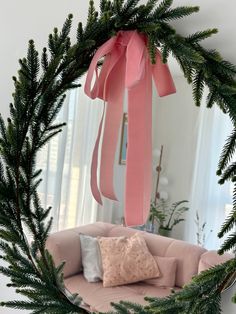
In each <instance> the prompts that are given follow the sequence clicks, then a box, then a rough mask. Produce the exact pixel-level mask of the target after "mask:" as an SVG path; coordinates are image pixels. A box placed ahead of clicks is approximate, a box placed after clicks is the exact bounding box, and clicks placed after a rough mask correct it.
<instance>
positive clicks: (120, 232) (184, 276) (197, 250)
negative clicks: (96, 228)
mask: <svg viewBox="0 0 236 314" xmlns="http://www.w3.org/2000/svg"><path fill="white" fill-rule="evenodd" d="M136 232H139V233H141V234H142V236H143V237H144V239H145V240H146V243H147V247H148V249H149V251H150V252H151V254H152V255H155V256H163V257H175V258H176V259H177V271H176V282H175V285H176V286H178V287H183V286H184V285H185V284H187V283H189V282H190V281H191V279H192V277H193V276H194V275H196V274H197V273H198V263H199V260H200V257H201V255H202V254H203V253H205V252H206V250H205V249H204V248H202V247H200V246H197V245H193V244H190V243H187V242H184V241H181V240H175V239H171V238H167V237H162V236H159V235H156V234H151V233H147V232H144V231H139V230H135V229H132V228H127V227H121V226H116V227H113V228H111V229H110V231H109V233H108V236H110V237H118V236H130V235H132V234H134V233H136Z"/></svg>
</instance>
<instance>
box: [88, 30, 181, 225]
mask: <svg viewBox="0 0 236 314" xmlns="http://www.w3.org/2000/svg"><path fill="white" fill-rule="evenodd" d="M103 57H105V59H104V63H103V66H102V69H101V71H100V74H98V70H97V64H98V61H99V60H100V59H101V58H103ZM94 72H95V73H96V80H95V83H94V86H93V88H92V87H91V84H92V79H93V75H94ZM152 77H153V78H154V81H155V85H156V88H157V90H158V93H159V95H160V96H165V95H168V94H171V93H174V92H175V91H176V89H175V86H174V83H173V80H172V77H171V74H170V71H169V68H168V66H167V65H166V64H163V63H162V61H161V55H160V52H159V51H158V50H157V52H156V64H155V65H152V64H151V62H150V58H149V53H148V50H147V40H146V37H145V36H144V35H141V34H139V33H138V32H137V31H120V32H118V34H117V35H116V36H115V37H112V38H111V39H110V40H108V41H107V42H106V43H105V44H103V45H102V46H101V47H100V48H99V49H98V50H97V52H96V54H95V56H94V57H93V60H92V62H91V64H90V67H89V70H88V74H87V79H86V83H85V93H86V94H87V95H88V96H89V97H91V98H92V99H95V98H97V97H98V98H100V99H103V100H104V101H106V102H107V108H106V112H105V108H104V111H103V116H102V120H101V122H100V126H99V131H98V136H97V140H96V144H95V147H94V151H93V158H92V166H91V190H92V194H93V196H94V198H95V199H96V200H97V202H98V203H100V204H102V198H101V194H102V195H103V196H105V197H107V198H109V199H112V200H117V199H116V196H115V192H114V186H113V176H114V159H115V153H116V147H117V142H118V138H119V130H120V126H121V121H122V116H123V99H124V91H125V88H127V89H128V146H127V157H126V184H125V222H126V225H128V226H132V225H133V226H134V225H142V224H144V223H145V222H146V220H147V218H148V214H149V209H150V199H151V187H152V184H151V182H152ZM104 113H105V123H104V132H103V133H104V135H103V141H102V148H101V162H100V184H99V186H100V190H99V187H98V183H97V168H98V149H99V142H100V137H101V133H102V126H103V120H104Z"/></svg>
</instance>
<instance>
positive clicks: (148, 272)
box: [98, 233, 160, 287]
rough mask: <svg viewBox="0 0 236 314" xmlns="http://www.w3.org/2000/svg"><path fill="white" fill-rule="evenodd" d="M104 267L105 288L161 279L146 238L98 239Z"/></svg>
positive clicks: (138, 236)
mask: <svg viewBox="0 0 236 314" xmlns="http://www.w3.org/2000/svg"><path fill="white" fill-rule="evenodd" d="M98 243H99V246H100V251H101V256H102V266H103V286H104V287H113V286H119V285H124V284H128V283H133V282H137V281H142V280H145V279H150V278H156V277H159V275H160V272H159V268H158V266H157V263H156V261H155V259H154V257H153V256H152V255H151V253H150V252H149V250H148V248H147V245H146V242H145V240H144V238H143V237H142V236H141V235H139V234H138V233H136V234H135V235H133V236H132V237H129V238H127V237H98Z"/></svg>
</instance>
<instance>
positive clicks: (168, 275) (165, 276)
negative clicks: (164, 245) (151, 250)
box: [144, 256, 177, 287]
mask: <svg viewBox="0 0 236 314" xmlns="http://www.w3.org/2000/svg"><path fill="white" fill-rule="evenodd" d="M154 258H155V260H156V263H157V265H158V267H159V270H160V273H161V275H160V277H158V278H153V279H146V280H144V282H146V283H148V284H150V285H155V286H157V287H174V286H175V278H176V268H177V260H176V258H174V257H161V256H154Z"/></svg>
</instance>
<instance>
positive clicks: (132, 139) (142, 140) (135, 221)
mask: <svg viewBox="0 0 236 314" xmlns="http://www.w3.org/2000/svg"><path fill="white" fill-rule="evenodd" d="M151 177H152V78H151V66H150V63H149V61H148V60H147V61H146V64H145V75H144V77H143V79H142V80H141V81H140V82H139V83H138V84H137V85H136V86H135V87H133V88H132V89H131V90H129V93H128V148H127V168H126V187H125V221H126V224H127V225H128V226H134V225H142V224H144V223H146V220H147V218H148V215H149V210H150V200H151V190H152V180H151Z"/></svg>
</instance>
